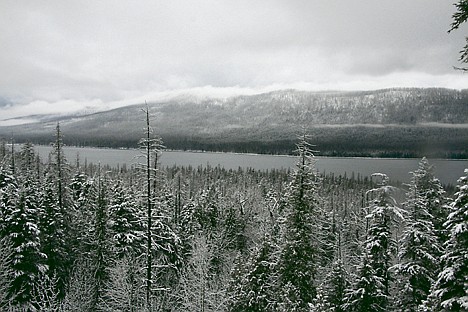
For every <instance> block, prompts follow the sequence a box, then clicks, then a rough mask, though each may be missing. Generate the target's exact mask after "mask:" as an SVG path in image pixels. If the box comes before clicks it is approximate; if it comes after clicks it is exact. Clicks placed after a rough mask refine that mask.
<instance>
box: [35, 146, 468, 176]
mask: <svg viewBox="0 0 468 312" xmlns="http://www.w3.org/2000/svg"><path fill="white" fill-rule="evenodd" d="M35 149H36V151H38V153H39V155H40V157H41V158H42V159H43V160H47V158H48V155H49V153H50V151H51V150H52V147H51V146H35ZM64 152H65V156H66V157H67V159H68V162H69V163H75V161H76V159H77V155H79V159H80V162H81V163H84V161H85V160H86V161H87V162H88V163H94V164H98V163H101V164H107V165H109V166H111V167H117V166H122V165H123V164H126V165H127V166H130V165H132V164H136V163H138V162H144V161H143V159H138V155H141V154H140V152H139V151H138V150H135V149H103V148H90V147H64ZM296 161H297V157H294V156H278V155H257V154H235V153H213V152H185V151H164V152H163V154H162V158H161V164H162V166H164V167H165V166H173V165H179V166H192V167H198V166H200V165H201V166H207V165H210V166H212V167H215V166H221V167H224V168H225V169H238V168H239V167H241V168H253V169H256V170H271V169H288V168H293V167H294V166H295V163H296ZM419 161H420V159H413V158H411V159H407V158H401V159H393V158H390V159H389V158H359V157H357V158H342V157H317V163H316V166H317V169H318V170H319V171H320V172H327V173H334V174H337V175H338V174H341V175H344V174H345V173H346V174H347V175H348V176H351V174H353V173H354V174H355V176H357V174H358V173H359V174H360V175H361V176H370V175H371V174H373V173H375V172H381V173H385V174H387V175H388V176H389V177H390V179H391V180H393V181H400V182H409V179H410V175H409V172H410V171H413V170H416V169H417V168H418V163H419ZM429 162H430V163H431V164H432V165H434V167H435V175H436V177H437V178H439V179H440V181H441V182H442V183H444V184H456V182H457V179H458V178H459V177H460V176H461V175H463V171H464V169H465V168H468V160H447V159H429Z"/></svg>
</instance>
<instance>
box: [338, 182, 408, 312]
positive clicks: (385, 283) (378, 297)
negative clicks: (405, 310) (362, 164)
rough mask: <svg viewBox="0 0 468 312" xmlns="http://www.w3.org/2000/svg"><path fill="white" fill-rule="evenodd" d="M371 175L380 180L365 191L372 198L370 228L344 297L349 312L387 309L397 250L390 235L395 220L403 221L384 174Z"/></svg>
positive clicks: (368, 217) (369, 216) (369, 208)
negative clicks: (392, 261)
mask: <svg viewBox="0 0 468 312" xmlns="http://www.w3.org/2000/svg"><path fill="white" fill-rule="evenodd" d="M373 176H376V177H379V178H380V179H381V181H380V187H378V188H377V189H372V190H370V191H369V192H368V195H370V196H373V197H374V199H372V200H371V205H370V206H369V207H367V209H368V210H369V214H368V215H367V220H368V222H369V226H368V230H367V239H366V241H365V243H364V254H363V256H362V262H361V266H360V267H359V270H358V274H357V276H356V281H355V283H354V286H353V288H352V289H350V291H349V292H348V294H347V303H346V307H347V308H348V309H350V310H352V311H387V310H388V304H389V301H390V291H389V290H390V281H391V276H390V266H391V260H392V257H393V255H394V254H395V251H396V248H395V247H396V242H395V241H394V239H393V238H392V233H393V230H394V229H395V228H396V222H397V220H398V219H400V220H401V219H403V216H402V214H401V210H400V209H399V208H398V207H397V205H396V202H395V200H394V199H393V197H392V196H391V194H392V192H393V188H392V187H390V186H389V185H388V177H387V176H386V175H385V174H374V175H373ZM359 309H361V310H359ZM366 309H369V310H366Z"/></svg>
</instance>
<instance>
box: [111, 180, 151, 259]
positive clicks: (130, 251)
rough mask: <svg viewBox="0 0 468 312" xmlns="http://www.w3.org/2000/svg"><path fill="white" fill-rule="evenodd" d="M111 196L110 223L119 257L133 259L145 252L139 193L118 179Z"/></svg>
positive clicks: (116, 252)
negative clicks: (138, 199)
mask: <svg viewBox="0 0 468 312" xmlns="http://www.w3.org/2000/svg"><path fill="white" fill-rule="evenodd" d="M111 194H112V195H113V196H112V197H111V198H109V225H110V228H109V230H110V233H111V235H112V238H113V244H114V247H113V249H114V252H115V254H116V256H117V258H118V259H123V258H124V257H127V258H128V259H132V258H133V257H135V256H136V255H138V254H141V253H143V249H144V248H143V244H144V241H143V240H144V224H143V220H142V217H143V216H142V213H141V209H139V206H138V204H139V203H138V201H137V195H136V194H134V193H133V192H132V190H131V188H130V187H125V185H124V184H123V182H122V181H121V180H118V181H117V182H116V184H115V185H114V186H113V187H112V189H111Z"/></svg>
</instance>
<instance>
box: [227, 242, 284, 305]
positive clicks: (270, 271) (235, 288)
mask: <svg viewBox="0 0 468 312" xmlns="http://www.w3.org/2000/svg"><path fill="white" fill-rule="evenodd" d="M276 251H277V246H276V245H275V244H274V242H273V241H272V239H271V237H269V235H266V236H265V237H264V238H263V240H262V242H261V243H260V245H259V246H257V247H255V248H254V249H253V250H252V252H251V255H250V257H249V258H248V259H247V261H245V260H244V259H243V258H239V260H238V263H237V264H236V265H235V267H234V270H233V273H232V275H233V278H232V281H231V285H230V292H231V297H230V298H231V299H230V302H229V311H232V312H242V311H255V312H260V311H272V310H274V308H275V307H276V294H275V290H276V287H275V284H276V282H277V276H276V273H275V270H274V268H275V266H276V261H277V259H276V255H275V253H276Z"/></svg>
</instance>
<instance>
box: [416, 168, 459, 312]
mask: <svg viewBox="0 0 468 312" xmlns="http://www.w3.org/2000/svg"><path fill="white" fill-rule="evenodd" d="M450 208H451V212H450V214H449V215H448V218H447V221H446V222H445V223H444V227H445V229H446V230H447V234H448V236H449V239H448V241H447V242H446V244H445V251H444V254H443V256H442V258H441V260H442V271H441V272H440V273H439V275H438V278H437V281H436V282H435V284H434V285H433V287H432V289H431V294H430V295H429V299H428V302H426V304H425V306H426V309H427V310H430V311H468V284H467V276H468V169H465V174H464V176H462V177H461V178H460V179H459V180H458V185H457V192H456V193H455V199H454V200H453V202H451V203H450Z"/></svg>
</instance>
